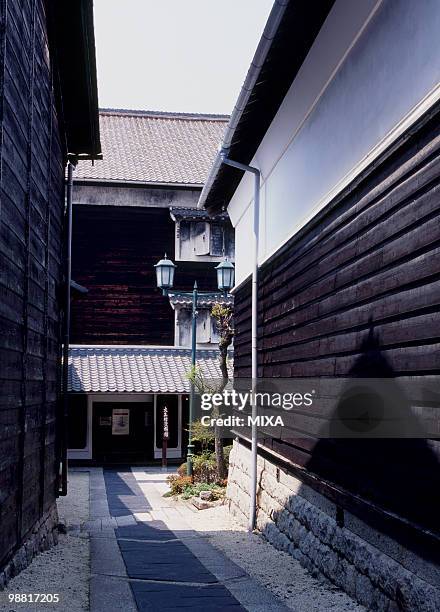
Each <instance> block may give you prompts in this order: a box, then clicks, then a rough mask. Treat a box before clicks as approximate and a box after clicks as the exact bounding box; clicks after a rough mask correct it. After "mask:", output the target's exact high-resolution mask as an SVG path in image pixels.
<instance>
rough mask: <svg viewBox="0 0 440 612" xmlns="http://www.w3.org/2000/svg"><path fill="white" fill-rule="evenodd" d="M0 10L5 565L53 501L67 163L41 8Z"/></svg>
mask: <svg viewBox="0 0 440 612" xmlns="http://www.w3.org/2000/svg"><path fill="white" fill-rule="evenodd" d="M0 11H1V31H0V33H1V49H0V52H1V58H0V105H1V109H0V110H1V112H0V121H1V132H0V134H1V142H0V155H1V166H0V167H1V175H0V187H1V207H0V260H1V269H2V274H1V277H0V363H1V369H0V566H1V565H2V564H3V563H4V562H5V561H6V559H7V558H8V557H9V556H10V555H11V554H12V552H13V551H14V550H15V549H16V548H17V547H18V546H19V545H20V544H21V542H22V541H23V539H24V538H25V537H26V535H27V534H28V533H29V532H30V530H31V529H32V528H33V526H34V524H35V522H36V521H37V520H38V519H39V518H40V517H41V516H42V514H43V512H44V511H46V510H48V508H49V507H50V506H51V505H52V504H53V503H54V500H55V495H56V474H57V469H56V430H57V427H56V425H57V417H56V415H57V403H58V389H59V385H58V381H59V346H60V334H59V329H60V307H59V304H58V297H57V295H58V288H59V285H60V282H61V272H62V269H61V258H62V253H61V244H62V237H61V235H62V215H63V180H64V166H63V153H62V149H61V146H60V136H59V127H58V122H57V121H58V120H57V115H56V110H55V104H54V92H53V86H52V73H51V65H50V57H49V51H48V41H47V31H46V14H45V2H44V1H43V0H22V1H19V0H17V1H7V2H5V1H3V2H1V3H0Z"/></svg>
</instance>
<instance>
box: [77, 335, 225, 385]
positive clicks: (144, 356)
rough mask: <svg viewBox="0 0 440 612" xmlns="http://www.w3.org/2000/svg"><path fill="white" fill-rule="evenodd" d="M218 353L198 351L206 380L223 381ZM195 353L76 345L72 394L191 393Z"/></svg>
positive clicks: (164, 348)
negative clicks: (190, 375)
mask: <svg viewBox="0 0 440 612" xmlns="http://www.w3.org/2000/svg"><path fill="white" fill-rule="evenodd" d="M218 356H219V352H218V350H214V349H213V350H205V349H200V350H198V351H197V365H198V367H199V368H200V370H201V372H202V374H203V376H204V378H205V379H211V380H213V379H220V377H221V373H220V368H219V360H218ZM190 369H191V350H190V349H187V348H175V347H143V346H72V347H71V348H70V351H69V384H68V389H69V391H73V392H80V393H81V392H82V393H108V392H115V393H120V392H123V393H132V392H136V393H189V391H190V384H189V381H188V378H187V375H188V372H189V371H190Z"/></svg>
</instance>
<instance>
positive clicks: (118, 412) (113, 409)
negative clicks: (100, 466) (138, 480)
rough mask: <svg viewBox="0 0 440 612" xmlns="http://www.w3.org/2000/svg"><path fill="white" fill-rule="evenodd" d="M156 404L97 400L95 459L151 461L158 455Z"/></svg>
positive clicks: (95, 412)
mask: <svg viewBox="0 0 440 612" xmlns="http://www.w3.org/2000/svg"><path fill="white" fill-rule="evenodd" d="M153 445H154V404H153V401H151V402H94V403H93V459H95V461H99V462H100V463H101V462H102V463H132V462H139V461H150V460H152V459H153V457H154V448H153Z"/></svg>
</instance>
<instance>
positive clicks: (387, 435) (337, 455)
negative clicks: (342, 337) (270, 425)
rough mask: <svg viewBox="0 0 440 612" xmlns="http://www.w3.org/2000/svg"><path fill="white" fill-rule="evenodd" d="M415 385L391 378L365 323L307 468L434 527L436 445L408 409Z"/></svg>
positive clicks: (439, 504)
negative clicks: (356, 351)
mask: <svg viewBox="0 0 440 612" xmlns="http://www.w3.org/2000/svg"><path fill="white" fill-rule="evenodd" d="M334 382H335V383H336V382H337V381H334ZM329 384H330V387H329V388H331V384H332V381H329ZM414 384H417V383H414V382H411V381H410V382H409V383H408V382H407V381H405V382H402V381H399V379H398V378H396V377H395V374H394V371H393V368H392V367H391V365H390V363H389V362H388V360H387V359H386V357H385V355H384V354H383V352H382V351H381V345H380V340H379V336H378V334H376V333H375V331H374V329H373V326H372V325H371V327H370V330H369V332H368V334H367V336H366V337H365V338H364V340H363V341H362V343H361V346H360V356H359V357H358V359H357V360H356V361H355V363H354V364H353V366H352V368H351V369H350V371H349V373H348V378H347V380H345V382H344V384H343V388H342V391H341V392H340V394H339V399H337V400H336V407H335V408H334V410H333V411H332V412H331V413H330V415H329V419H328V421H327V422H326V424H325V425H324V426H323V428H322V431H321V432H320V434H319V439H318V442H317V443H316V444H315V446H314V448H313V451H312V455H311V458H310V459H309V461H308V462H307V464H306V467H307V469H308V470H310V471H312V472H314V473H315V474H318V475H319V476H321V477H323V478H325V479H326V480H329V481H331V482H333V483H335V484H339V485H341V486H342V487H343V488H344V489H346V490H348V491H350V492H351V493H354V494H356V495H359V496H360V497H363V498H364V499H367V500H370V501H372V502H373V503H375V504H377V505H378V506H379V507H382V508H384V509H386V510H390V511H392V512H395V513H396V514H397V515H399V516H401V517H403V518H405V519H408V520H410V521H412V522H414V523H415V524H416V525H419V526H421V527H422V528H426V529H429V530H431V531H433V532H435V533H439V525H438V517H439V516H440V496H439V495H438V491H440V464H439V457H438V454H439V451H440V446H439V445H437V449H435V446H433V445H432V443H431V441H430V440H428V439H427V435H428V434H427V433H426V428H425V427H424V423H423V422H422V421H421V420H420V419H419V418H418V416H417V415H416V414H415V412H414V410H412V408H411V406H412V405H413V404H414V400H413V399H412V398H413V397H414V396H415V395H417V396H420V393H421V392H420V389H417V390H415V388H414V386H413V385H414ZM422 385H423V383H422ZM422 395H423V392H422ZM437 395H438V394H437ZM431 399H433V398H432V395H431ZM439 399H440V398H439V397H437V401H438V400H439ZM438 405H440V403H437V406H438Z"/></svg>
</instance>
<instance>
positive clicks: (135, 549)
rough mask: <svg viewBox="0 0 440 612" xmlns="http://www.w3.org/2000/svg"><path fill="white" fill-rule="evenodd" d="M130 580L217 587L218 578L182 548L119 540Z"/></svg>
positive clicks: (171, 545) (181, 545)
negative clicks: (175, 582)
mask: <svg viewBox="0 0 440 612" xmlns="http://www.w3.org/2000/svg"><path fill="white" fill-rule="evenodd" d="M118 542H119V547H120V549H121V553H122V557H123V559H124V562H125V566H126V568H127V574H128V576H129V577H130V578H141V579H148V580H168V581H178V582H195V583H210V582H211V583H214V582H217V579H216V577H215V576H214V575H213V574H211V572H209V571H208V570H207V569H206V568H205V567H204V566H203V565H202V564H201V563H200V561H199V560H198V559H197V558H196V557H195V556H194V555H193V554H192V553H191V552H190V551H189V550H188V548H187V547H186V546H185V545H184V544H182V542H178V541H173V542H167V543H166V544H163V543H160V542H133V541H130V540H118Z"/></svg>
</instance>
